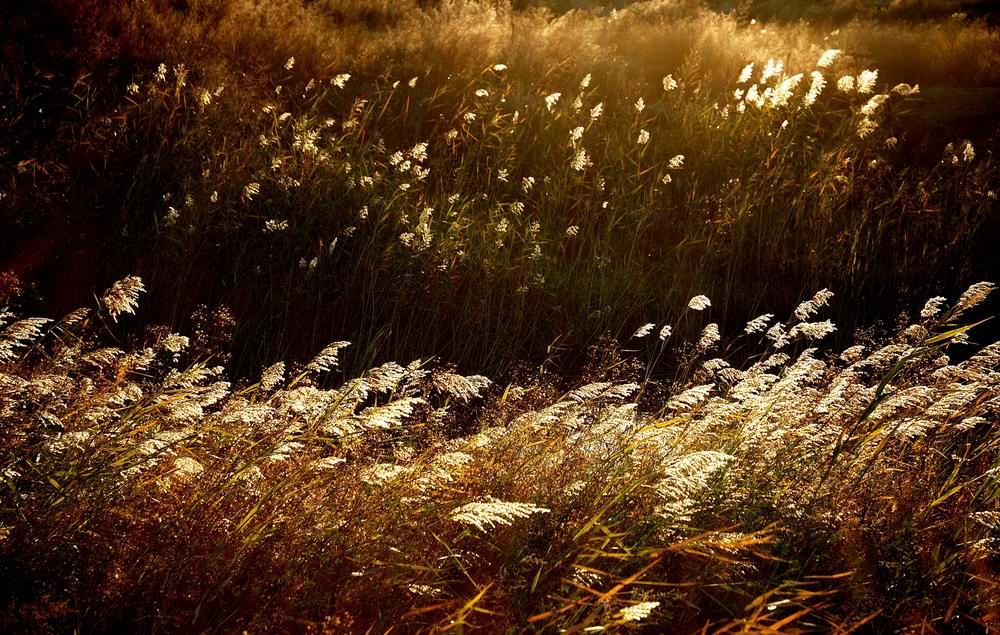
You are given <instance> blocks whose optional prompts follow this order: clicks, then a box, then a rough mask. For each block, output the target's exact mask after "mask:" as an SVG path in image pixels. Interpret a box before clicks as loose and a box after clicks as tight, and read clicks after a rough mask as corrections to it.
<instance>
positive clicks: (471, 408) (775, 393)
mask: <svg viewBox="0 0 1000 635" xmlns="http://www.w3.org/2000/svg"><path fill="white" fill-rule="evenodd" d="M992 288H993V285H990V284H987V283H981V284H977V285H974V286H973V287H972V288H970V289H969V290H968V291H966V292H965V293H964V294H962V296H961V297H960V298H959V299H958V300H957V301H956V302H953V303H946V302H945V301H944V299H943V298H935V299H933V300H931V301H930V302H928V303H927V305H926V306H925V308H924V309H923V310H922V311H921V317H920V318H918V319H917V320H915V321H914V322H913V323H912V324H910V325H908V326H904V327H903V328H901V330H900V331H899V332H898V333H897V334H895V335H894V336H892V337H891V338H888V339H885V340H876V341H869V342H864V343H860V344H858V345H855V346H852V347H850V348H848V349H846V350H843V351H842V352H840V353H839V354H837V353H836V352H831V351H825V350H824V351H821V350H819V349H818V348H816V347H814V343H815V341H816V340H817V339H822V338H823V337H824V334H825V333H828V332H829V331H830V330H831V328H832V325H830V323H829V322H828V321H819V318H820V317H822V312H823V311H825V310H827V309H826V308H825V305H826V303H827V302H828V301H829V298H830V294H829V293H828V292H825V291H824V292H821V293H819V294H817V295H816V296H815V297H814V298H813V299H812V300H808V301H806V302H804V303H802V304H801V305H800V306H799V307H797V308H796V310H795V311H794V313H793V315H791V316H790V317H789V318H788V319H787V320H785V321H782V320H781V318H778V319H777V320H775V318H774V317H773V316H762V317H761V318H759V319H755V320H752V321H751V322H750V323H749V324H748V325H747V327H746V329H745V332H744V333H743V334H741V335H740V336H739V337H735V338H732V339H726V340H723V341H722V342H720V341H719V340H718V338H717V337H715V336H713V335H712V333H713V328H712V327H713V326H715V325H714V324H708V325H707V326H706V327H705V331H704V333H705V335H703V336H702V337H701V338H700V341H699V342H698V343H697V344H692V343H688V344H675V343H674V338H673V337H672V336H671V335H669V332H668V330H664V329H663V328H662V327H663V326H671V325H672V324H666V325H664V324H662V323H660V322H657V323H655V324H649V325H648V327H646V328H644V329H641V330H640V332H639V333H637V338H636V341H637V342H640V343H641V342H645V341H647V340H650V341H651V343H648V344H645V346H646V347H650V348H652V349H655V350H663V349H664V348H674V347H675V346H676V347H678V348H679V349H681V350H682V351H683V354H684V355H685V357H686V359H687V360H688V365H687V368H688V371H686V372H685V373H683V374H682V375H680V376H678V378H677V380H676V381H674V382H660V381H658V380H650V379H649V375H648V373H645V372H644V369H643V364H642V363H641V359H640V358H636V357H635V356H634V353H631V354H630V353H626V354H625V360H624V361H625V362H627V363H622V361H619V362H617V363H614V364H612V365H607V364H606V363H602V362H600V361H599V359H600V356H595V363H594V365H593V367H592V374H591V375H590V376H588V377H586V378H584V382H589V383H584V384H583V385H580V384H576V385H569V386H567V385H565V384H560V383H559V382H558V381H555V382H554V381H553V380H552V379H551V378H548V379H547V378H545V377H544V376H538V375H535V376H534V377H530V378H528V381H526V382H523V383H517V384H511V385H508V386H506V387H502V386H495V385H493V384H492V383H491V382H490V381H489V380H488V379H486V378H485V377H480V376H472V377H464V376H461V375H458V374H456V373H455V372H453V371H452V370H449V369H448V368H443V367H435V366H433V365H428V364H426V363H423V362H420V361H416V362H414V363H411V364H409V365H407V366H402V365H399V364H395V363H388V364H384V365H381V366H378V367H376V368H373V369H371V370H369V371H367V372H364V373H362V374H360V375H358V376H356V377H354V378H351V377H350V375H346V376H344V375H341V374H340V373H339V372H338V353H339V352H340V351H342V350H344V347H345V346H346V343H344V342H338V343H335V344H333V345H331V346H329V347H327V348H326V349H325V350H324V351H323V352H322V353H321V354H320V356H318V357H317V358H316V359H314V360H313V361H312V362H310V363H309V364H307V365H304V366H293V367H290V368H289V367H286V366H285V365H284V364H278V365H275V366H273V367H270V368H268V369H266V371H265V372H263V374H262V376H261V377H260V379H259V380H254V383H243V384H239V385H235V386H233V385H231V384H230V383H228V382H226V381H224V380H222V379H220V378H221V377H222V376H223V372H222V369H221V368H213V367H212V366H211V365H210V364H205V363H200V362H198V361H196V360H194V359H192V354H191V352H190V351H189V348H190V346H191V340H190V339H189V338H188V337H185V336H181V335H177V334H170V333H168V332H161V333H158V334H150V336H149V337H147V338H146V339H144V340H142V341H136V342H135V345H134V346H129V347H126V348H124V349H123V348H119V347H118V346H116V345H115V344H114V342H113V340H112V337H113V334H114V333H115V332H117V331H118V330H119V329H120V326H119V322H123V321H125V320H127V319H129V317H128V313H129V312H131V311H132V310H134V308H135V305H136V300H137V299H138V298H139V294H140V292H141V290H142V283H141V282H140V281H139V280H138V278H129V279H126V280H124V281H121V282H119V283H117V284H116V285H115V286H114V287H113V288H112V289H111V290H110V291H109V292H107V293H106V294H104V295H103V296H102V297H101V299H100V300H99V302H98V303H97V304H96V305H95V306H93V307H91V308H88V309H81V310H79V311H75V312H73V313H72V314H71V315H70V316H68V317H66V318H64V319H63V320H61V321H59V322H57V323H55V324H51V323H48V321H46V320H19V321H15V318H14V317H13V316H10V315H8V316H6V317H5V318H4V319H5V322H6V328H5V330H4V331H3V332H2V334H0V355H2V357H0V359H2V360H3V361H2V364H3V366H2V374H0V416H2V417H3V422H4V427H3V430H4V433H3V447H4V452H3V464H2V472H0V474H2V486H3V495H2V497H0V500H2V501H3V506H2V509H0V568H2V572H3V574H2V575H3V578H4V580H6V581H8V582H13V583H6V584H4V585H2V587H0V589H2V590H0V599H2V606H3V609H2V610H0V620H2V621H0V624H2V625H3V627H4V629H5V630H19V631H26V632H40V631H42V630H54V631H66V630H80V631H93V630H101V631H120V630H139V631H160V632H164V631H166V632H190V631H206V630H213V631H215V630H221V631H242V630H244V629H247V630H250V631H261V630H268V631H273V630H278V631H296V632H298V631H303V630H316V631H322V632H373V631H383V630H389V629H391V628H397V629H398V628H400V627H405V628H406V630H414V631H416V630H456V631H465V630H467V629H470V630H471V629H474V628H487V629H489V630H491V631H501V630H511V631H515V630H517V631H520V630H556V629H566V630H568V631H571V632H581V631H583V632H596V631H620V630H626V629H629V628H632V627H637V628H641V627H646V628H654V629H655V630H658V631H663V630H668V631H670V632H679V631H684V632H686V631H695V630H698V631H702V630H704V631H711V632H719V633H725V632H735V631H751V632H763V631H769V632H770V631H779V630H793V631H827V632H828V631H840V630H849V629H854V628H859V627H861V626H862V625H867V628H874V629H875V630H890V629H908V628H913V629H916V628H920V627H925V628H926V627H927V625H935V626H932V628H935V629H936V628H937V626H936V625H945V624H947V625H948V626H947V627H946V628H949V629H957V630H968V629H973V628H983V629H988V628H993V627H995V626H996V619H997V608H998V607H997V604H996V602H997V597H1000V595H998V593H997V591H998V589H997V580H996V577H995V575H994V574H993V573H992V571H993V567H994V564H995V562H996V558H997V544H998V542H997V541H998V540H1000V537H998V533H997V532H998V531H1000V523H998V517H1000V511H998V510H997V501H998V495H1000V488H998V485H1000V479H998V474H1000V464H998V438H997V434H996V429H995V425H994V423H993V422H994V421H995V420H996V417H997V407H998V405H1000V396H998V385H1000V380H998V378H1000V372H998V368H1000V366H998V364H1000V354H998V351H1000V348H998V344H997V343H993V344H991V345H989V346H985V347H979V346H978V345H977V346H974V352H973V353H972V354H969V353H965V354H963V355H962V357H964V358H965V361H963V362H960V363H955V362H952V361H950V359H949V356H950V354H951V353H952V352H953V349H955V348H957V347H967V346H969V338H970V336H973V337H974V334H975V330H970V329H969V327H968V326H956V324H957V323H966V324H968V323H970V322H969V321H970V320H973V319H975V316H976V315H977V314H976V313H975V311H976V308H975V307H976V305H977V304H978V303H979V302H981V301H982V300H983V299H984V298H986V296H987V295H988V294H989V293H990V291H991V290H992ZM946 306H950V307H951V308H950V309H948V310H946V311H942V307H946ZM713 310H714V307H712V306H711V303H710V302H709V301H708V299H707V298H703V297H702V298H696V299H695V300H692V301H691V302H690V304H689V307H688V308H687V309H685V311H684V315H683V317H682V319H684V320H689V321H692V322H695V323H698V324H699V326H700V325H701V324H705V323H707V322H708V320H709V319H712V318H714V317H715V314H714V313H712V311H713ZM714 332H715V333H717V330H714ZM633 347H634V348H639V347H642V345H641V344H634V343H633ZM720 347H721V348H720ZM741 347H748V348H749V349H750V350H751V351H752V352H753V356H752V358H751V359H752V362H751V363H748V364H747V365H746V366H745V367H743V368H739V367H734V366H731V365H730V364H728V363H727V362H726V361H725V359H724V357H725V356H728V353H729V352H731V351H733V350H735V349H736V348H741ZM620 354H621V353H620V352H615V351H613V350H612V351H604V352H602V355H603V356H604V359H611V358H614V357H615V356H616V355H620ZM719 355H721V356H723V357H719ZM323 386H330V387H328V388H324V387H323Z"/></svg>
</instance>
